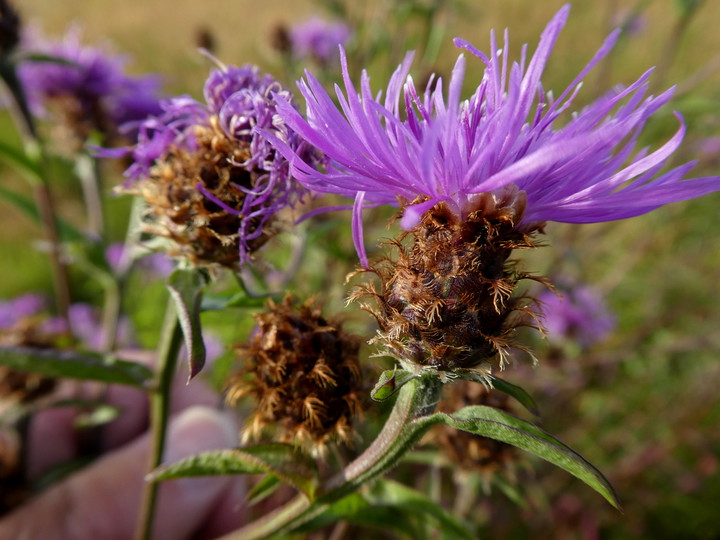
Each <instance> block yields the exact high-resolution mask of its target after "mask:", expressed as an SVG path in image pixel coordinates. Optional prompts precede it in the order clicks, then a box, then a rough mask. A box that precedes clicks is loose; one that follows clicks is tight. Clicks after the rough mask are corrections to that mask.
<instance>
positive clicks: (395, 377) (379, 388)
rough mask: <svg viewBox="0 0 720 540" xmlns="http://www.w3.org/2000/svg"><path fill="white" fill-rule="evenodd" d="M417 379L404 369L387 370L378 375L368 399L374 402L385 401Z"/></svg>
mask: <svg viewBox="0 0 720 540" xmlns="http://www.w3.org/2000/svg"><path fill="white" fill-rule="evenodd" d="M415 378H417V375H415V374H414V373H411V372H409V371H405V370H404V369H399V370H398V369H388V370H386V371H383V372H382V373H381V374H380V378H379V379H378V382H377V384H375V388H373V389H372V391H371V392H370V397H371V398H372V399H374V400H375V401H385V400H386V399H388V398H389V397H390V396H392V395H393V394H395V392H397V391H398V390H400V388H402V386H403V385H404V384H405V383H407V382H408V381H410V380H412V379H415Z"/></svg>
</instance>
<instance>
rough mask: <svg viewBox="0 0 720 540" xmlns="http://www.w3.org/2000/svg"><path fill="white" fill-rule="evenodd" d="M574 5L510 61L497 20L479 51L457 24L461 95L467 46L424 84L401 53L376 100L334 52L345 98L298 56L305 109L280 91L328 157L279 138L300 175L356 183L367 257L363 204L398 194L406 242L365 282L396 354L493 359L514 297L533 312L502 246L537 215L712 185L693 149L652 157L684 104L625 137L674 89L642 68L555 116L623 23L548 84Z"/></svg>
mask: <svg viewBox="0 0 720 540" xmlns="http://www.w3.org/2000/svg"><path fill="white" fill-rule="evenodd" d="M568 12H569V6H565V7H563V8H562V9H561V10H560V11H559V12H558V13H557V14H556V15H555V17H553V19H552V20H551V21H550V23H549V24H548V26H547V27H546V28H545V30H544V32H543V33H542V36H541V38H540V43H539V45H538V47H537V50H536V51H535V53H534V55H532V57H531V58H528V53H527V47H523V48H522V49H521V52H520V61H519V62H517V63H513V64H509V60H508V59H509V54H508V53H509V44H508V36H507V33H506V34H505V40H504V41H505V43H504V46H503V47H502V48H500V47H498V46H497V43H496V40H495V35H494V34H492V36H491V43H490V45H491V52H490V54H489V55H485V54H484V53H482V52H481V51H479V50H478V49H476V48H475V47H473V46H472V45H470V44H469V43H467V42H466V41H463V40H460V39H456V40H455V43H456V45H457V46H458V47H460V48H462V49H465V50H466V51H468V52H470V53H471V54H472V55H473V56H475V57H477V58H478V59H479V60H480V61H481V62H483V63H484V64H485V71H484V74H483V77H482V80H481V81H480V83H479V85H478V86H477V88H476V90H475V91H474V93H473V94H472V96H471V97H470V98H469V99H467V100H461V97H460V96H461V91H462V87H463V80H464V75H465V57H464V56H463V55H460V56H459V58H458V60H457V62H456V64H455V67H454V69H453V72H452V76H451V78H450V81H449V85H448V87H447V95H446V94H445V93H444V92H445V91H444V85H443V84H441V83H442V81H440V80H438V81H437V82H436V81H432V80H431V81H430V82H429V83H428V85H427V87H426V89H425V91H424V93H422V92H420V93H419V92H418V91H417V90H416V88H415V85H414V83H413V80H412V78H411V77H410V76H408V73H409V70H410V65H411V62H412V54H409V55H408V56H407V57H406V59H405V61H404V62H403V63H402V64H401V65H400V66H399V67H398V69H397V70H396V71H395V73H394V74H393V76H392V78H391V80H390V83H389V84H388V87H387V91H386V94H385V98H384V100H382V99H381V95H380V94H374V93H373V91H372V90H371V88H370V81H369V77H368V76H367V73H365V72H363V75H362V78H361V82H360V90H359V91H358V90H356V88H355V86H354V85H353V83H352V81H351V79H350V75H349V71H348V66H347V61H346V58H345V55H344V53H343V54H342V55H341V64H342V72H343V80H344V90H345V92H344V93H343V92H342V91H341V90H340V89H339V88H338V90H337V96H338V101H339V107H338V106H337V105H335V103H334V102H333V101H332V100H331V98H330V97H329V96H328V94H327V92H326V91H325V90H324V88H323V87H322V85H321V84H320V83H319V82H318V81H317V80H316V79H315V78H314V77H313V76H312V75H311V74H310V73H307V72H306V80H304V81H301V82H300V83H299V87H300V91H301V93H302V94H303V96H304V97H305V100H306V102H307V114H306V117H305V118H304V117H302V116H301V115H300V113H298V112H297V111H296V110H295V109H294V108H292V107H291V106H289V105H287V104H285V103H283V102H279V103H278V111H279V113H280V115H281V116H282V117H283V119H284V120H285V122H286V123H287V124H288V125H289V126H290V127H291V128H293V129H294V130H295V131H296V132H297V133H299V134H300V136H302V137H303V138H304V139H305V140H306V141H307V142H308V143H310V144H312V145H315V146H316V147H317V148H318V149H319V150H320V151H322V152H323V153H324V154H325V155H326V157H327V159H328V161H327V164H326V166H325V167H324V168H322V169H320V168H318V167H316V166H313V165H312V164H309V163H307V162H305V161H304V160H303V159H302V157H301V156H298V155H297V154H295V153H293V152H292V151H291V149H290V148H288V147H287V145H284V144H283V143H282V141H279V140H276V141H275V144H276V145H277V147H278V149H279V150H280V151H282V152H283V153H284V155H285V156H286V157H287V158H288V159H290V160H292V174H293V175H294V176H295V178H297V179H298V180H299V181H300V182H301V183H303V184H304V185H305V186H307V187H308V189H312V190H314V191H317V192H325V193H335V194H340V195H344V196H348V197H352V198H353V199H354V205H353V220H352V225H353V239H354V242H355V247H356V249H357V252H358V255H359V257H360V262H361V264H362V266H363V267H364V268H370V265H369V263H368V259H367V256H366V253H365V247H364V242H363V237H362V236H363V235H362V211H363V209H364V208H365V207H366V206H367V205H383V204H388V205H399V206H400V208H401V211H402V219H401V225H402V226H403V228H404V229H405V230H408V231H410V233H409V235H408V236H409V238H408V241H409V242H410V244H411V245H410V247H409V248H404V247H403V248H401V249H400V255H399V258H398V260H397V261H391V262H390V263H385V267H384V268H380V269H378V268H372V270H374V271H375V272H377V273H378V274H379V275H380V277H381V279H382V281H383V283H382V289H381V290H380V291H376V290H375V289H374V288H372V287H369V286H368V287H366V292H368V293H370V294H372V295H374V296H375V297H376V298H377V301H378V304H379V309H378V310H375V314H376V316H377V317H378V320H379V322H380V329H381V330H380V340H381V341H382V342H383V343H384V344H385V345H386V349H387V350H388V352H389V353H390V354H392V355H393V356H396V357H398V358H400V360H401V361H402V362H404V363H406V364H414V365H420V366H426V367H428V366H429V367H434V368H437V369H439V370H450V371H452V370H455V369H458V368H468V367H469V368H473V369H475V368H478V367H480V366H481V365H482V363H483V362H485V360H489V359H491V358H492V357H493V356H495V355H497V354H499V355H500V359H501V364H502V359H503V355H504V353H505V352H506V350H507V347H508V346H509V345H510V344H511V343H510V340H509V338H510V337H511V335H512V331H513V329H514V328H516V327H517V326H518V324H528V320H527V317H524V318H523V317H520V318H516V317H515V315H514V314H517V313H518V308H520V310H521V311H523V310H524V311H525V313H526V315H528V316H530V317H533V314H532V312H531V310H530V309H529V307H528V306H522V304H520V303H518V301H517V300H516V299H514V298H512V297H511V295H512V293H513V289H514V288H515V284H516V283H517V280H518V278H519V277H520V276H522V275H521V274H518V273H517V272H516V271H515V270H514V269H513V267H512V265H511V264H510V263H508V257H509V256H510V254H511V252H512V250H513V249H515V248H518V247H530V246H531V245H532V237H533V235H534V234H535V233H537V232H539V231H541V230H542V227H543V225H544V223H545V222H546V221H561V222H571V223H592V222H600V221H609V220H616V219H624V218H628V217H632V216H637V215H640V214H644V213H646V212H649V211H651V210H654V209H656V208H658V207H660V206H662V205H664V204H667V203H671V202H675V201H681V200H685V199H690V198H693V197H698V196H701V195H704V194H706V193H709V192H713V191H717V190H720V179H719V178H717V177H708V178H698V179H695V180H688V181H682V178H683V176H684V175H685V174H686V173H687V172H688V170H689V169H690V168H691V167H692V166H693V164H692V163H688V164H685V165H681V166H679V167H677V168H675V169H672V170H670V171H667V172H661V169H662V167H663V166H664V165H665V164H666V163H667V161H668V160H669V158H670V157H671V155H672V153H673V152H674V150H675V149H676V148H677V147H678V146H679V144H680V142H681V140H682V138H683V135H684V132H685V126H684V124H683V123H682V120H681V119H680V122H681V126H680V129H679V130H678V132H677V133H676V134H675V135H674V136H673V137H672V138H671V139H670V140H669V141H668V142H667V143H666V144H664V145H663V146H662V147H661V148H659V149H657V150H655V151H653V152H649V151H648V150H647V149H640V150H638V151H635V146H636V143H637V140H638V136H639V135H640V132H641V131H642V128H643V126H644V125H645V123H646V122H647V121H648V119H649V118H650V117H651V116H652V115H653V113H655V112H656V111H657V110H658V108H660V107H661V106H662V105H664V104H666V103H667V102H668V101H669V100H670V98H671V95H672V90H669V91H666V92H663V93H662V94H660V95H659V96H647V97H646V93H647V87H648V78H649V75H650V71H648V72H646V73H645V74H643V75H642V76H641V77H640V78H639V79H638V80H637V81H636V82H634V83H633V84H631V85H630V86H629V87H627V88H616V89H614V90H612V91H610V92H609V93H607V94H605V95H604V96H602V97H601V98H599V99H598V100H596V101H595V102H594V103H592V104H590V105H589V106H587V107H586V108H585V109H583V110H581V111H579V112H577V113H574V114H573V115H572V116H571V117H568V118H566V119H565V120H563V119H562V117H563V113H565V111H566V110H567V109H568V108H569V107H570V106H571V105H572V102H573V100H574V98H575V96H576V95H577V93H578V92H579V90H580V88H581V86H582V84H581V83H582V79H583V78H584V77H585V76H586V74H587V73H588V72H589V71H590V69H591V68H592V67H593V66H595V65H596V64H597V63H598V62H599V61H600V60H601V59H602V58H603V57H604V56H605V55H606V54H607V53H608V52H609V51H610V49H611V48H612V46H613V44H614V42H615V40H616V38H617V35H618V34H617V32H613V33H612V34H611V35H610V36H609V37H608V38H607V40H606V41H605V43H604V44H603V45H602V46H601V48H600V50H599V51H598V52H597V53H596V55H595V57H594V58H593V59H592V60H591V61H590V63H589V64H588V65H587V66H586V67H585V68H584V69H583V70H582V71H581V72H580V74H579V75H578V76H577V77H576V78H575V80H574V81H573V82H572V83H571V84H570V85H569V86H568V88H567V89H566V90H564V91H563V92H562V93H561V94H560V96H559V97H558V98H555V97H554V96H553V94H552V93H551V92H547V93H546V92H545V91H544V89H543V87H542V84H541V76H542V72H543V70H544V68H545V65H546V63H547V61H548V59H549V57H550V53H551V51H552V48H553V46H554V44H555V41H556V40H557V37H558V34H559V33H560V30H561V29H562V27H563V26H564V25H565V21H566V19H567V15H568ZM501 52H502V54H501ZM678 118H679V116H678ZM380 264H381V266H382V265H383V263H380ZM493 310H494V311H493ZM523 319H524V320H523Z"/></svg>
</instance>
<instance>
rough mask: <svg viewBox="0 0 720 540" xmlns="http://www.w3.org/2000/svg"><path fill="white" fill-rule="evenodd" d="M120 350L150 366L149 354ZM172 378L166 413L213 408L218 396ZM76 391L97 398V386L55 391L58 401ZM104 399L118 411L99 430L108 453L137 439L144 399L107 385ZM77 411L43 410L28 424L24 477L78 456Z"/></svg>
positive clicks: (144, 418) (183, 377)
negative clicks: (75, 422) (196, 406)
mask: <svg viewBox="0 0 720 540" xmlns="http://www.w3.org/2000/svg"><path fill="white" fill-rule="evenodd" d="M142 352H144V353H145V354H140V353H134V352H133V351H123V352H122V353H119V354H120V355H121V356H122V358H123V359H128V360H132V361H137V362H140V363H143V364H146V363H151V359H152V355H148V354H147V351H141V353H142ZM182 371H183V370H180V373H179V374H178V375H177V376H176V378H175V381H174V383H173V389H172V393H171V403H170V411H171V413H176V412H178V411H181V410H184V409H186V408H188V407H191V406H195V405H204V406H209V407H215V406H217V405H218V403H219V402H220V397H219V396H218V395H217V394H215V393H214V392H213V391H212V390H211V389H210V388H208V386H207V385H206V384H205V383H204V382H203V381H202V380H199V379H195V380H193V381H191V382H190V383H189V384H188V382H187V374H185V373H183V372H182ZM78 388H80V392H81V393H82V394H88V395H93V396H96V397H97V392H98V389H100V388H102V387H101V386H99V385H97V384H95V383H87V384H84V385H82V386H80V387H79V386H78V385H77V384H74V383H72V384H63V385H61V387H60V388H59V392H58V396H57V397H58V399H61V398H67V399H70V398H73V397H78V396H77V393H78ZM104 400H105V402H107V403H108V404H110V405H113V406H116V407H118V408H119V409H120V410H121V414H120V415H119V416H118V417H117V418H116V419H114V420H113V421H112V422H110V423H109V424H107V425H106V426H103V428H102V433H101V435H102V443H101V446H102V448H103V449H105V450H112V449H114V448H118V447H119V446H121V445H123V444H125V443H126V442H128V441H130V440H132V439H133V438H135V437H137V436H139V435H140V434H141V433H142V432H144V431H145V430H146V429H147V426H148V398H147V394H146V393H145V392H144V391H143V390H140V389H137V388H133V387H130V386H122V385H109V386H108V387H107V391H106V393H105V395H104ZM77 414H78V411H77V410H76V409H73V408H65V407H63V408H58V409H47V410H44V411H40V412H38V413H37V414H35V415H34V416H33V419H32V421H31V423H30V433H29V444H28V447H27V475H28V477H29V478H38V477H39V476H41V475H42V474H44V473H46V472H47V471H49V470H50V469H52V468H53V467H55V466H57V465H59V464H61V463H63V462H65V461H68V460H70V459H72V458H73V457H75V456H77V454H78V436H77V429H76V428H75V427H74V421H75V418H76V417H77Z"/></svg>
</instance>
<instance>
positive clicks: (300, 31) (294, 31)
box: [289, 17, 351, 63]
mask: <svg viewBox="0 0 720 540" xmlns="http://www.w3.org/2000/svg"><path fill="white" fill-rule="evenodd" d="M350 35H351V30H350V27H349V26H348V25H346V24H344V23H341V22H331V21H327V20H325V19H321V18H320V17H311V18H309V19H308V20H306V21H304V22H302V23H298V24H296V25H295V26H293V27H292V28H290V31H289V38H290V47H291V52H292V55H293V56H294V57H295V58H314V59H315V60H318V61H319V62H321V63H327V62H329V61H330V60H333V59H334V58H336V57H337V53H338V45H344V44H345V43H346V42H347V41H348V39H350Z"/></svg>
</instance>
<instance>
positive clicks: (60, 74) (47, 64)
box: [19, 27, 160, 142]
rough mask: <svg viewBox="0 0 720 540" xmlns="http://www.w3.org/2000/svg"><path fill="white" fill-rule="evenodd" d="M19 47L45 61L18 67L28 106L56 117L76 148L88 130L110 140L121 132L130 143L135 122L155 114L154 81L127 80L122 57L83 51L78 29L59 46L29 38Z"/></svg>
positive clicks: (34, 36) (95, 49)
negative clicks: (59, 115) (76, 141)
mask: <svg viewBox="0 0 720 540" xmlns="http://www.w3.org/2000/svg"><path fill="white" fill-rule="evenodd" d="M23 46H24V48H25V49H27V50H28V51H31V52H33V53H40V54H44V55H47V56H48V57H49V59H48V60H34V61H29V60H28V61H25V62H23V63H22V64H21V66H20V69H19V76H20V79H21V81H22V83H23V87H24V88H25V92H26V94H27V96H28V101H29V102H30V105H31V106H32V107H33V109H34V110H35V112H36V113H37V114H40V115H46V114H48V112H49V111H50V110H52V111H53V112H61V113H62V115H63V116H64V121H65V123H66V124H67V127H68V128H70V129H71V130H72V134H73V135H75V137H77V138H78V139H79V140H80V142H84V140H85V139H86V138H87V135H88V134H89V133H90V131H92V130H99V131H101V132H102V133H104V134H105V135H110V136H112V135H117V132H118V130H121V131H123V132H124V133H125V134H126V135H127V134H129V135H130V137H132V135H133V128H134V125H135V123H136V122H138V121H139V120H142V119H144V118H145V117H147V116H149V115H152V114H157V113H158V112H159V111H160V107H159V96H158V94H159V89H160V80H159V78H158V77H155V76H143V77H135V76H131V75H128V74H127V73H126V71H125V65H126V63H127V59H126V58H125V57H123V56H120V55H117V54H110V53H108V52H107V51H106V50H104V49H103V48H98V47H90V46H86V45H83V44H82V43H81V40H80V30H79V28H78V27H73V28H71V29H70V30H69V31H68V32H67V34H66V35H65V36H64V38H63V39H62V40H61V41H51V40H48V39H46V38H44V37H42V36H40V35H39V34H37V33H35V34H31V35H29V36H27V37H26V39H25V40H24V43H23Z"/></svg>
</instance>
